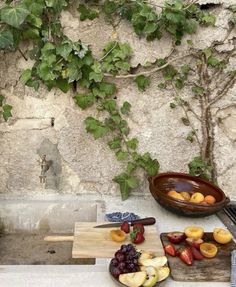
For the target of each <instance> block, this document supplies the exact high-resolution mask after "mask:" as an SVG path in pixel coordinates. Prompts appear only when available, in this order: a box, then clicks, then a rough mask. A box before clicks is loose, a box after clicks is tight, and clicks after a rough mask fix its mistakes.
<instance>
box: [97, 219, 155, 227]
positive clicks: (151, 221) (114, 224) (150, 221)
mask: <svg viewBox="0 0 236 287" xmlns="http://www.w3.org/2000/svg"><path fill="white" fill-rule="evenodd" d="M137 223H141V224H143V225H152V224H155V223H156V219H155V218H154V217H147V218H143V219H136V220H132V221H130V222H129V224H130V225H131V226H133V225H134V224H137ZM121 224H122V222H112V223H106V224H101V225H96V226H94V228H108V227H120V226H121Z"/></svg>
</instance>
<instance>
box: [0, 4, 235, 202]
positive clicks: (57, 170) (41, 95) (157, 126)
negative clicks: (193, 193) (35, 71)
mask: <svg viewBox="0 0 236 287" xmlns="http://www.w3.org/2000/svg"><path fill="white" fill-rule="evenodd" d="M152 2H157V3H160V2H162V1H152ZM209 2H210V3H214V4H220V5H216V6H215V7H212V8H211V10H212V12H213V13H214V14H215V15H216V16H217V22H216V26H215V27H207V28H199V30H198V32H197V34H195V35H192V36H189V35H188V37H185V38H184V39H183V41H182V42H183V44H182V45H181V46H180V47H179V48H178V49H177V50H178V51H177V52H178V53H183V52H185V51H186V50H187V48H188V47H187V44H185V43H186V40H187V39H192V41H193V45H194V46H195V47H197V48H205V47H207V46H210V45H211V44H212V43H217V42H219V41H224V39H225V38H226V37H227V35H228V31H229V26H228V18H229V17H230V12H229V10H228V9H227V7H228V6H229V5H232V4H234V2H235V0H224V1H223V0H214V1H213V0H212V1H210V0H204V1H201V2H200V3H201V4H206V3H209ZM74 11H75V9H73V8H71V9H70V10H68V11H64V12H63V13H62V15H61V23H62V26H63V29H64V33H65V34H66V35H67V36H68V37H69V38H70V39H71V40H74V41H76V40H78V39H81V40H82V42H84V43H87V44H89V45H90V46H91V49H92V51H93V53H94V55H95V56H97V57H99V56H101V52H102V48H103V46H104V43H106V42H108V41H110V40H112V39H119V40H120V41H121V42H128V43H129V44H130V45H131V47H132V49H133V51H134V53H133V57H132V66H133V67H136V66H137V65H138V64H144V63H145V62H147V61H149V62H154V61H155V59H156V58H163V57H166V56H168V55H169V54H170V52H171V49H172V43H171V39H170V38H169V37H167V36H165V37H163V38H162V39H161V40H160V41H158V40H156V41H153V42H147V41H146V40H145V39H139V38H138V37H137V36H136V35H135V34H134V32H133V29H132V28H131V27H130V25H129V24H128V23H127V22H125V21H121V22H120V24H119V25H118V27H116V29H115V30H114V29H113V28H112V26H110V25H108V24H107V23H106V21H105V20H104V18H103V17H102V16H100V17H99V18H98V19H94V20H93V21H89V20H88V21H84V22H80V21H79V15H78V14H76V13H74ZM235 42H236V29H234V30H233V31H232V32H231V33H230V34H229V35H228V37H227V40H226V41H225V42H224V43H223V44H221V45H218V46H217V49H218V50H219V51H224V50H227V51H228V50H232V49H235ZM22 49H23V50H24V51H26V49H27V47H22ZM32 64H33V63H32V62H31V61H30V60H28V61H25V60H24V59H23V58H22V56H21V55H20V53H19V52H11V53H10V52H9V53H3V52H1V54H0V67H1V68H0V78H1V81H0V93H1V94H2V95H3V96H5V97H6V98H7V102H8V103H9V104H11V105H12V106H13V118H11V119H10V120H9V122H8V123H4V122H2V123H1V124H0V153H1V165H0V193H7V194H20V195H27V194H30V195H32V194H33V193H35V194H38V193H45V192H54V193H76V194H82V193H94V194H99V195H100V194H114V195H118V196H119V188H118V186H117V184H115V183H113V182H112V178H113V177H114V175H116V174H117V173H118V172H119V171H120V170H122V163H119V162H117V160H116V159H115V156H114V154H113V153H112V152H111V151H110V150H109V148H108V147H107V145H106V144H105V142H104V140H103V139H99V140H97V141H94V140H93V138H92V136H91V135H89V134H87V132H86V131H85V128H84V124H83V120H84V119H85V118H86V117H87V116H89V115H93V116H96V115H97V113H98V112H97V111H96V110H95V108H94V109H93V108H90V109H88V110H86V111H82V110H80V109H79V108H78V107H77V106H76V105H75V103H74V101H73V99H72V95H71V94H70V93H69V92H68V93H67V94H64V93H62V92H60V91H58V90H52V91H50V92H48V91H47V90H46V89H45V88H44V87H43V85H41V87H40V89H39V91H38V92H35V91H34V90H33V89H31V88H28V87H25V86H24V85H23V84H22V83H21V82H20V81H19V77H20V74H21V72H22V71H23V69H25V68H27V67H31V66H32ZM157 84H158V76H153V77H152V81H151V85H150V87H149V88H148V89H147V90H146V91H145V92H144V93H141V92H139V91H138V89H137V87H136V86H135V84H134V83H133V81H130V80H122V81H117V87H118V95H117V98H118V101H119V102H123V101H124V100H127V101H129V102H130V103H131V104H132V112H131V115H130V117H129V118H128V121H129V125H130V128H131V133H132V135H134V136H136V137H137V138H138V139H139V142H140V144H139V150H140V151H141V152H146V151H149V152H150V153H151V154H152V156H153V157H156V158H157V159H158V161H159V162H160V165H161V169H160V171H180V172H187V170H188V169H187V163H188V162H189V161H190V160H191V159H192V158H193V157H194V156H196V155H197V154H198V147H197V146H196V145H195V144H194V143H193V144H191V143H190V142H188V141H186V140H185V137H186V135H187V133H188V128H186V127H185V126H184V125H182V124H181V122H180V118H181V117H182V111H181V110H178V109H177V110H176V109H175V110H171V109H170V108H169V104H170V102H171V101H172V99H173V94H172V92H171V91H166V92H163V91H160V90H159V89H158V88H157ZM235 95H236V86H234V87H233V88H232V89H231V90H230V91H229V93H228V95H227V97H225V98H226V100H222V102H220V103H219V104H221V105H222V104H223V105H226V106H227V104H229V103H232V102H235V101H236V96H235ZM216 108H217V107H216ZM218 116H219V117H220V118H221V121H220V124H219V125H218V126H217V127H216V128H215V132H216V147H215V158H216V163H217V171H218V175H219V184H220V186H221V187H222V188H223V190H224V191H225V192H226V193H227V194H229V195H230V197H231V198H234V199H236V194H235V192H234V187H235V185H236V176H235V174H236V109H235V107H230V108H225V109H224V110H223V111H221V112H220V113H219V115H218ZM52 118H55V122H54V126H52V125H51V119H52ZM42 154H46V155H47V159H48V160H52V162H53V164H52V166H51V167H50V169H49V172H48V177H47V182H46V185H45V187H44V188H43V187H42V185H41V184H40V182H39V175H40V165H39V162H38V160H39V156H40V155H42ZM147 193H148V188H147V180H146V178H145V177H144V176H143V181H142V184H141V186H140V188H139V190H137V191H135V192H134V194H140V195H142V194H147Z"/></svg>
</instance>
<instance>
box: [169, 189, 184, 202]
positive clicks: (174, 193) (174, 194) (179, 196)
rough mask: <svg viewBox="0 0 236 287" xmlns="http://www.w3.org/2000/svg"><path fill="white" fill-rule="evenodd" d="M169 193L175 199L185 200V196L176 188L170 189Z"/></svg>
mask: <svg viewBox="0 0 236 287" xmlns="http://www.w3.org/2000/svg"><path fill="white" fill-rule="evenodd" d="M167 195H169V196H170V197H172V198H174V199H179V200H185V199H184V198H183V196H182V195H181V194H180V193H179V192H177V191H176V190H170V191H169V192H168V193H167Z"/></svg>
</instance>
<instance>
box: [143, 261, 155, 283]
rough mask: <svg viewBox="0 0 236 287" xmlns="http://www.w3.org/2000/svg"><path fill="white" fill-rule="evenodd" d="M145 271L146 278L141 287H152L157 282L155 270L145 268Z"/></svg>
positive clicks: (148, 267) (150, 267)
mask: <svg viewBox="0 0 236 287" xmlns="http://www.w3.org/2000/svg"><path fill="white" fill-rule="evenodd" d="M145 271H146V272H147V278H146V280H145V282H144V283H143V287H153V286H154V285H155V284H156V283H157V280H158V275H157V269H156V268H155V267H153V266H147V267H145Z"/></svg>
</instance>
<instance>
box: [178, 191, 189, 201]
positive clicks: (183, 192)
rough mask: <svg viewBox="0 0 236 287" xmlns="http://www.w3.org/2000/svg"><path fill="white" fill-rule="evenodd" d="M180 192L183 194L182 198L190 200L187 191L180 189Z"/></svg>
mask: <svg viewBox="0 0 236 287" xmlns="http://www.w3.org/2000/svg"><path fill="white" fill-rule="evenodd" d="M180 194H181V195H182V196H183V198H184V199H185V200H187V201H189V200H190V197H191V196H190V194H189V193H188V192H186V191H182V192H180Z"/></svg>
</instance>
